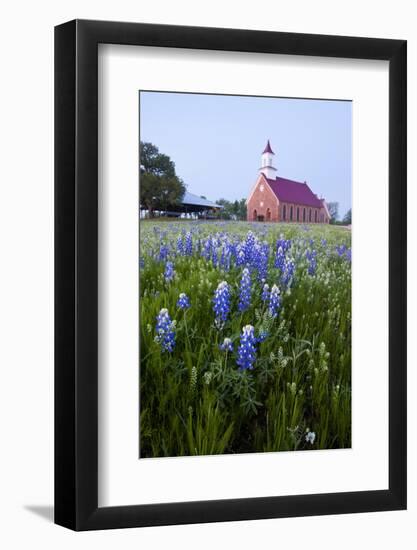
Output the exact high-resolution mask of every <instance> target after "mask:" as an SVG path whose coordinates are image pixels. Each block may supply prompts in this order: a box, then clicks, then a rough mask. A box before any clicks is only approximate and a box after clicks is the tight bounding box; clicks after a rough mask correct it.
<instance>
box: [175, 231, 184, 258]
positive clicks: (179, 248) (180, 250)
mask: <svg viewBox="0 0 417 550" xmlns="http://www.w3.org/2000/svg"><path fill="white" fill-rule="evenodd" d="M177 252H178V254H180V256H184V252H185V250H184V241H183V239H182V235H178V238H177Z"/></svg>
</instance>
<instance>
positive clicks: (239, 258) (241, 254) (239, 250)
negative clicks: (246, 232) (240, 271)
mask: <svg viewBox="0 0 417 550" xmlns="http://www.w3.org/2000/svg"><path fill="white" fill-rule="evenodd" d="M245 259H246V258H245V249H244V247H243V246H242V245H241V244H238V245H237V246H236V265H237V266H241V265H244V264H245Z"/></svg>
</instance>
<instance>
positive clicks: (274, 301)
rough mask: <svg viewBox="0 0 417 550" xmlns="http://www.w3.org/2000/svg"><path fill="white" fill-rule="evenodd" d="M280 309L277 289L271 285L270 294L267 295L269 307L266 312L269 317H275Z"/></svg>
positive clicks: (279, 297)
mask: <svg viewBox="0 0 417 550" xmlns="http://www.w3.org/2000/svg"><path fill="white" fill-rule="evenodd" d="M280 307H281V296H280V294H279V288H278V287H277V285H273V287H272V288H271V293H270V295H269V305H268V311H269V313H270V315H271V317H276V316H277V315H278V310H279V308H280Z"/></svg>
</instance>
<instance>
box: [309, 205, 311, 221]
mask: <svg viewBox="0 0 417 550" xmlns="http://www.w3.org/2000/svg"><path fill="white" fill-rule="evenodd" d="M308 221H309V222H310V223H311V208H310V210H309V211H308Z"/></svg>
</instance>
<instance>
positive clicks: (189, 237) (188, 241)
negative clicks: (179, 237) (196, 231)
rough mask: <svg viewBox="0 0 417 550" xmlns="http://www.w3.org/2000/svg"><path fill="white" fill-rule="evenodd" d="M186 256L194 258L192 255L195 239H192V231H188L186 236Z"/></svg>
mask: <svg viewBox="0 0 417 550" xmlns="http://www.w3.org/2000/svg"><path fill="white" fill-rule="evenodd" d="M184 254H185V255H186V256H192V254H193V237H192V235H191V232H190V231H188V232H187V233H186V235H185V248H184Z"/></svg>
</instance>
